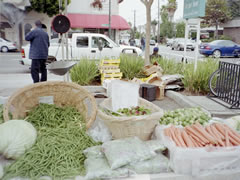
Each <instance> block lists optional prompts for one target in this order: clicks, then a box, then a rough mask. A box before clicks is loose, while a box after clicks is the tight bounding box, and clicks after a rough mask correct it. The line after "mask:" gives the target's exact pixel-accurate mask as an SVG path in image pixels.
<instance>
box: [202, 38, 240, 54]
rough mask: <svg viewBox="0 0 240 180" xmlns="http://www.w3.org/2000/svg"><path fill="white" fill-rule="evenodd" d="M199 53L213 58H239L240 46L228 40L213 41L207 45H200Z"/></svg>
mask: <svg viewBox="0 0 240 180" xmlns="http://www.w3.org/2000/svg"><path fill="white" fill-rule="evenodd" d="M199 53H200V54H203V55H205V56H210V55H212V56H213V57H215V58H220V57H223V56H228V57H230V56H231V57H240V45H239V44H236V43H235V42H233V41H230V40H215V41H212V42H210V43H207V44H201V45H200V48H199Z"/></svg>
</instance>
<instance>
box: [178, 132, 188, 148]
mask: <svg viewBox="0 0 240 180" xmlns="http://www.w3.org/2000/svg"><path fill="white" fill-rule="evenodd" d="M175 132H176V134H177V139H178V141H179V142H180V144H181V146H182V147H189V146H188V144H187V143H186V142H184V139H183V137H182V133H181V130H180V129H179V128H176V131H175Z"/></svg>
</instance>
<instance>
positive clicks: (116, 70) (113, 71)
mask: <svg viewBox="0 0 240 180" xmlns="http://www.w3.org/2000/svg"><path fill="white" fill-rule="evenodd" d="M100 73H101V74H103V73H105V74H112V73H120V69H107V70H100Z"/></svg>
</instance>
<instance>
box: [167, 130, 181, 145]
mask: <svg viewBox="0 0 240 180" xmlns="http://www.w3.org/2000/svg"><path fill="white" fill-rule="evenodd" d="M169 131H170V133H171V136H172V140H173V141H174V142H175V144H176V146H181V144H180V143H179V142H178V139H177V138H176V136H175V134H174V127H173V126H171V127H170V128H169Z"/></svg>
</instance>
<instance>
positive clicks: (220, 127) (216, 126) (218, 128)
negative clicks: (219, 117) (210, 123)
mask: <svg viewBox="0 0 240 180" xmlns="http://www.w3.org/2000/svg"><path fill="white" fill-rule="evenodd" d="M214 126H215V128H216V129H217V130H218V132H219V133H221V134H222V135H223V136H225V132H224V127H222V126H221V124H219V123H214ZM224 139H225V137H224Z"/></svg>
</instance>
